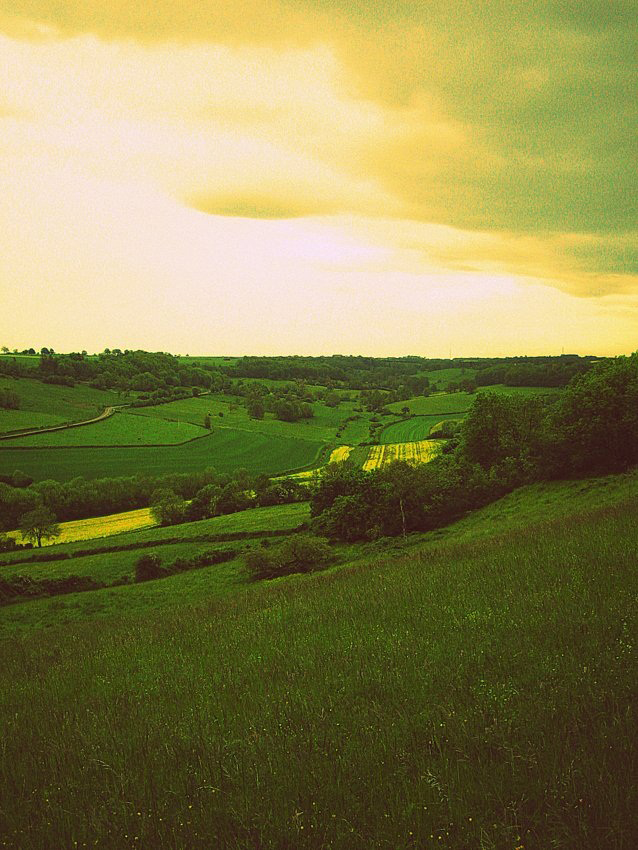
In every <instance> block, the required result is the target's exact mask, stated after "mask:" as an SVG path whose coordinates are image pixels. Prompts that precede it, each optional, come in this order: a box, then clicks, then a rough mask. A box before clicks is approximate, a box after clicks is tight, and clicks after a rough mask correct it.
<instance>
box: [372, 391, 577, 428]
mask: <svg viewBox="0 0 638 850" xmlns="http://www.w3.org/2000/svg"><path fill="white" fill-rule="evenodd" d="M487 392H489V393H500V394H502V395H512V396H523V397H532V396H537V395H543V396H555V395H557V394H558V393H560V392H561V390H558V389H554V388H553V387H506V386H503V385H502V384H496V385H494V386H492V387H479V388H478V389H477V391H476V393H436V394H434V395H430V396H416V397H415V398H409V399H407V400H406V401H395V402H393V403H392V404H389V405H388V410H391V411H392V412H393V413H401V412H402V410H403V408H404V407H407V408H409V411H408V412H409V413H414V414H417V415H421V416H422V415H430V414H432V415H436V414H438V413H441V414H444V415H445V416H446V418H448V419H449V418H450V417H449V416H447V414H449V413H459V412H460V413H463V412H465V411H467V410H469V409H470V407H471V406H472V403H473V401H474V399H475V398H476V396H477V395H478V393H487ZM440 418H443V417H440Z"/></svg>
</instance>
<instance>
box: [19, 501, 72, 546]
mask: <svg viewBox="0 0 638 850" xmlns="http://www.w3.org/2000/svg"><path fill="white" fill-rule="evenodd" d="M20 533H21V534H22V536H23V538H24V539H25V540H29V541H30V542H31V543H35V542H37V544H38V546H42V541H43V540H47V539H49V538H51V537H59V536H60V534H62V530H61V529H60V526H59V525H58V523H57V520H56V517H55V514H53V513H51V511H50V510H49V509H48V508H36V509H35V510H33V511H29V513H26V514H25V515H24V516H23V517H22V519H21V520H20Z"/></svg>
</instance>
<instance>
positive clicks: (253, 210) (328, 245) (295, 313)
mask: <svg viewBox="0 0 638 850" xmlns="http://www.w3.org/2000/svg"><path fill="white" fill-rule="evenodd" d="M12 5H13V9H12V10H11V14H10V15H9V14H8V13H7V14H4V15H3V13H2V7H1V6H0V56H2V57H3V60H2V62H1V63H0V129H1V132H0V180H1V181H2V186H3V191H2V193H1V195H0V234H1V235H0V247H1V249H2V250H1V251H0V294H1V297H2V312H1V315H2V325H1V326H0V331H1V332H2V338H1V339H0V343H2V344H6V345H8V346H9V347H10V348H13V347H17V348H22V347H25V346H30V345H36V346H40V345H50V346H53V347H54V348H56V349H57V350H71V349H82V348H86V349H87V350H101V348H103V347H105V346H110V347H120V348H137V347H141V348H147V349H152V350H158V349H159V350H170V351H175V352H182V353H186V351H189V352H190V353H219V354H239V353H246V354H268V353H272V354H290V353H308V354H319V353H322V354H324V353H333V352H340V353H367V354H377V355H388V354H394V355H398V354H402V353H412V354H422V355H424V356H447V355H448V354H449V353H450V351H451V352H452V354H453V355H456V356H465V355H467V356H471V355H484V356H488V355H506V354H523V353H527V354H542V353H560V351H561V350H565V351H570V352H572V351H578V352H580V353H599V354H619V353H627V352H629V351H632V350H634V349H635V348H636V347H637V346H636V339H638V334H637V331H638V312H637V310H636V307H637V306H638V275H636V273H635V265H634V264H633V262H632V261H630V259H629V258H630V257H633V256H634V253H635V247H636V244H637V237H636V228H635V227H634V228H633V229H632V228H631V227H629V228H628V227H627V226H626V224H625V223H624V222H625V218H623V216H624V211H623V209H622V203H623V202H622V197H621V194H619V196H618V197H619V206H618V209H616V210H611V209H610V216H609V217H608V220H607V218H605V219H604V221H603V219H602V218H600V216H599V219H600V220H596V216H597V215H598V209H597V208H596V207H594V206H592V205H591V204H590V205H589V206H586V205H584V203H585V202H584V200H583V198H581V197H580V195H579V196H578V197H577V196H576V194H574V204H575V207H574V208H575V209H576V208H578V209H579V213H578V215H574V217H573V219H571V220H570V217H569V216H567V217H566V216H565V213H564V208H563V207H562V206H561V204H563V203H566V202H567V201H569V197H570V195H569V193H570V192H573V193H576V192H577V190H578V191H580V190H579V189H578V186H579V185H580V184H579V183H578V181H579V180H581V178H582V174H585V173H588V172H587V169H594V170H595V169H596V168H598V167H599V166H600V169H602V168H603V166H604V167H605V168H607V167H608V166H607V160H605V162H604V163H603V164H602V165H601V164H600V163H593V164H592V163H591V162H590V158H591V153H588V152H584V151H580V152H578V151H577V150H576V149H574V150H569V151H568V150H566V151H565V155H564V157H562V158H560V159H557V160H556V161H552V162H551V163H549V162H548V160H547V154H546V153H543V151H542V150H540V147H541V141H542V140H541V139H540V138H539V139H538V140H537V146H538V148H539V150H537V151H532V150H531V148H530V149H529V150H522V149H521V148H520V146H517V145H514V143H513V142H512V145H513V146H512V147H511V148H508V149H505V148H504V147H503V145H504V144H505V143H504V142H503V141H502V140H503V139H505V138H506V137H507V139H508V140H509V139H510V137H511V136H512V137H513V134H514V133H515V129H516V126H517V125H514V124H508V127H507V132H505V131H503V133H501V135H500V136H497V134H495V132H494V126H492V125H490V126H487V124H486V125H485V126H479V124H478V123H477V118H476V115H474V114H470V111H469V107H467V106H466V105H465V101H463V100H462V99H460V95H459V96H457V94H456V92H455V90H454V89H453V87H452V84H451V82H450V80H451V79H452V71H450V73H449V75H448V77H446V76H445V73H444V68H443V65H444V64H445V61H449V63H450V64H452V58H450V59H449V60H446V58H445V57H446V53H445V50H448V51H449V45H447V44H446V39H445V38H444V36H443V35H442V33H444V30H441V29H436V28H433V29H432V31H431V32H430V31H429V30H427V29H424V24H423V21H421V20H419V21H412V22H410V21H408V20H406V19H405V18H403V17H395V18H391V7H388V9H389V10H390V11H388V15H389V16H390V17H386V18H383V19H382V20H377V19H374V20H371V19H370V18H369V17H364V18H361V19H360V18H358V17H357V16H356V15H355V14H354V12H353V11H352V9H353V8H354V7H352V8H350V7H349V6H347V5H344V6H343V7H340V8H339V9H333V11H332V13H331V14H328V12H326V10H325V8H324V6H323V4H321V3H317V4H315V5H314V6H313V4H309V5H308V8H307V9H305V11H304V8H305V5H304V4H298V5H297V7H296V8H295V9H293V8H292V7H290V6H289V5H288V4H286V3H283V2H282V3H279V4H277V6H276V8H277V10H278V14H279V16H280V17H279V18H275V19H272V18H267V17H265V16H264V15H263V14H262V15H257V17H256V18H255V22H256V23H255V27H254V30H253V31H252V32H249V30H250V27H248V26H246V24H245V22H244V21H242V20H240V18H239V17H238V16H237V15H235V14H233V13H232V11H231V10H232V8H234V7H233V6H232V5H226V4H222V6H223V10H225V11H224V13H223V14H222V13H221V12H220V16H219V19H216V21H215V22H214V24H213V23H211V22H210V21H208V18H206V16H205V14H204V13H203V12H202V16H200V19H199V20H200V23H199V25H198V27H196V26H195V24H193V22H192V21H191V25H192V26H191V25H189V26H191V29H189V27H188V26H187V24H186V23H185V19H183V17H182V16H180V14H178V12H177V11H176V10H177V6H175V5H174V4H170V3H162V4H158V9H159V10H160V11H161V10H163V12H162V14H163V17H161V20H160V19H159V18H158V19H157V20H156V18H155V17H153V14H152V13H151V12H149V11H148V9H147V12H145V15H146V17H145V16H144V15H142V14H141V13H139V14H138V15H137V16H136V15H133V13H132V12H131V13H130V14H128V15H127V14H124V12H123V6H124V4H119V3H118V4H114V5H113V7H112V16H111V17H109V15H108V14H107V13H106V11H105V10H108V8H110V7H109V6H108V4H101V5H100V12H99V16H96V15H93V16H92V15H91V14H90V13H89V6H88V5H86V4H82V3H79V2H77V3H70V4H68V9H67V13H68V14H67V15H66V17H65V19H64V20H62V19H61V18H59V14H60V13H59V6H60V4H53V3H51V4H47V3H45V2H42V3H38V2H35V0H34V2H29V3H19V4H17V5H16V4H12ZM203 5H204V6H206V4H203ZM262 5H263V4H262ZM336 5H340V4H336ZM401 5H402V4H399V6H401ZM435 5H436V4H435ZM270 6H271V7H272V8H275V7H274V6H273V4H270ZM93 8H95V6H94V4H93ZM126 8H127V9H128V8H129V6H128V5H127V6H126ZM131 8H132V7H131ZM143 8H144V9H146V7H145V6H144V7H143ZM235 8H236V7H235ZM247 8H248V7H247ZM56 10H58V11H56ZM208 11H209V12H210V10H208ZM147 13H148V14H147ZM158 14H159V12H158ZM211 14H212V13H211ZM224 15H226V18H224ZM56 16H57V17H56ZM382 17H383V16H382ZM284 18H285V20H286V21H287V24H288V27H289V32H288V35H287V36H286V37H285V38H284V37H283V36H282V35H281V33H280V32H279V28H278V26H277V20H283V19H284ZM224 21H225V23H224ZM160 24H162V25H161V26H160ZM209 24H210V25H209ZM459 26H460V24H459ZM401 34H403V35H404V36H405V38H404V39H403V45H404V52H403V53H401V58H400V63H402V64H401V68H402V69H403V71H404V72H405V74H404V78H403V82H401V84H399V80H400V76H397V69H396V68H394V69H393V70H390V68H389V65H391V64H392V62H391V60H392V59H393V57H396V56H397V55H398V54H397V53H396V51H398V50H399V49H400V46H401V43H402V42H401V38H400V36H401ZM365 36H367V38H368V43H369V45H370V51H369V55H366V52H365V51H364V50H363V45H364V44H365V38H364V37H365ZM578 44H580V42H578ZM461 47H462V44H461ZM461 47H459V51H458V52H459V54H463V51H462V50H461ZM419 50H420V51H421V53H419ZM466 53H467V51H466ZM375 55H376V56H377V59H378V61H377V63H376V65H375V64H371V59H370V57H372V56H375ZM420 56H421V58H422V60H423V61H422V62H421V65H419V57H420ZM435 60H436V61H435ZM471 60H472V57H471V56H467V55H460V56H459V55H456V54H455V55H454V57H453V61H454V63H456V64H457V65H458V63H459V62H465V63H469V64H467V69H468V77H467V78H466V79H465V80H464V81H463V80H459V81H458V86H462V85H465V86H467V87H468V88H469V89H471V88H472V86H473V85H474V83H473V80H472V77H471V75H469V69H471V67H472V65H471ZM400 63H399V64H400ZM423 65H427V66H428V69H429V73H425V74H424V73H423V67H422V66H423ZM455 67H456V66H455ZM463 67H466V66H463ZM512 74H514V71H513V70H512ZM516 74H517V79H519V81H522V83H521V85H522V89H523V90H524V91H526V92H527V93H528V96H529V97H530V98H537V97H538V96H539V94H538V93H539V91H541V90H543V88H544V87H546V86H547V85H548V84H549V83H548V77H547V75H546V74H544V73H542V72H541V70H539V68H538V67H535V66H534V63H532V62H531V60H530V66H529V67H525V68H519V69H517V70H516ZM474 82H475V83H476V82H477V81H474ZM477 84H478V83H477ZM476 96H477V97H485V96H486V95H485V94H484V93H483V92H482V91H478V92H477V94H476ZM521 96H524V95H521ZM487 108H488V107H487V106H486V107H485V109H484V110H483V112H485V111H486V110H487ZM530 109H531V106H530V105H529V103H528V102H527V101H525V102H522V103H519V104H514V103H512V104H511V110H512V111H513V113H514V114H517V113H516V110H519V112H520V115H521V118H520V120H521V121H523V117H522V116H523V113H525V116H527V114H528V112H529V110H530ZM481 114H483V113H481ZM494 120H495V119H494ZM553 120H554V119H553ZM555 120H556V124H557V129H556V131H555V132H556V133H559V132H560V133H562V132H563V131H562V129H561V128H560V127H558V119H555ZM549 124H551V122H549V119H548V126H549ZM552 126H553V124H552ZM497 138H498V140H499V141H498V144H497V143H496V141H495V139H497ZM508 144H509V141H508ZM512 169H523V170H522V171H521V172H520V174H521V175H524V180H527V181H528V185H527V186H523V187H521V186H520V185H519V184H520V182H521V180H522V179H523V178H522V177H521V178H517V179H515V178H514V176H513V175H511V174H510V171H512ZM579 175H581V176H579ZM542 180H545V184H543V186H544V188H543V186H542V185H541V181H542ZM559 190H560V192H562V193H563V194H562V195H561V196H560V198H558V200H556V198H554V197H553V195H552V193H553V192H558V191H559ZM525 191H528V192H529V195H528V197H527V201H526V197H525V196H524V192H525ZM508 193H509V194H508ZM555 200H556V203H554V201H555ZM612 200H613V199H612ZM605 203H606V204H607V205H608V206H609V204H611V203H612V202H611V201H608V200H605ZM601 204H602V201H601ZM561 216H562V217H563V218H562V219H561V218H560V217H561ZM587 216H589V218H587ZM614 216H615V218H614ZM612 219H613V220H614V221H618V224H617V226H615V227H613V228H612V227H611V225H609V222H611V220H612ZM601 222H603V223H601ZM557 223H558V224H559V225H561V226H557ZM608 225H609V226H608Z"/></svg>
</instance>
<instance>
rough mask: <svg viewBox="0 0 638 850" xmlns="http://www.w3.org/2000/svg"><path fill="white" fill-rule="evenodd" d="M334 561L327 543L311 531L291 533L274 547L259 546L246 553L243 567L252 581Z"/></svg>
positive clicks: (322, 566)
mask: <svg viewBox="0 0 638 850" xmlns="http://www.w3.org/2000/svg"><path fill="white" fill-rule="evenodd" d="M333 561H334V555H333V553H332V550H331V548H330V546H329V545H328V543H326V541H325V540H322V539H321V538H320V537H313V536H312V535H310V534H294V535H293V536H292V537H290V538H289V539H288V540H286V541H285V543H282V544H281V545H280V546H277V547H276V548H275V547H272V548H267V549H266V548H263V547H262V548H259V549H251V550H250V551H249V552H247V553H246V567H247V568H248V572H249V575H250V578H251V579H252V580H253V581H259V580H260V579H272V578H278V577H279V576H285V575H290V574H291V573H307V572H311V571H313V570H319V569H323V568H324V567H327V566H328V565H329V564H330V563H331V562H333Z"/></svg>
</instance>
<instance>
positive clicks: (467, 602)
mask: <svg viewBox="0 0 638 850" xmlns="http://www.w3.org/2000/svg"><path fill="white" fill-rule="evenodd" d="M636 488H637V477H636V475H635V474H630V475H625V476H617V477H608V478H604V479H591V480H589V481H576V482H561V483H558V482H556V483H553V484H549V485H534V486H532V487H526V488H522V489H521V490H520V491H517V492H516V493H513V494H510V496H508V497H506V498H505V499H503V500H501V501H500V502H497V503H495V504H493V505H490V506H488V507H487V508H485V509H483V510H482V511H476V512H474V513H473V514H472V515H470V516H468V517H466V518H465V519H463V520H461V521H460V522H459V523H456V524H455V525H454V526H450V527H449V528H448V529H443V530H441V532H439V533H430V534H429V535H412V536H411V537H410V538H408V540H407V541H405V542H403V541H398V540H392V541H380V542H379V543H375V544H365V545H363V546H359V547H354V546H353V547H352V549H351V552H350V555H351V558H352V559H354V560H353V561H352V562H351V563H350V564H349V565H345V566H340V567H335V568H332V569H331V570H328V571H326V572H324V573H318V574H315V575H311V576H291V577H288V578H286V579H279V580H277V581H275V582H270V583H264V584H261V585H245V584H242V582H241V581H240V580H239V573H238V572H237V569H238V568H237V566H233V562H229V563H228V564H222V565H219V566H217V567H212V568H208V569H202V570H195V571H193V572H191V573H185V574H182V575H179V576H174V577H172V578H168V579H162V580H159V581H155V582H148V583H145V584H143V585H135V586H121V587H116V588H111V589H109V590H106V591H96V592H93V593H90V592H89V593H84V594H78V595H77V600H80V598H81V597H83V599H82V601H81V602H79V601H75V602H74V600H73V599H71V598H68V597H59V598H57V599H55V600H53V601H51V600H36V601H34V602H30V603H25V604H22V605H16V606H8V607H6V608H4V609H2V610H0V619H1V618H6V617H7V615H9V616H11V613H12V610H13V611H14V613H15V614H17V613H19V611H18V609H27V608H30V607H31V608H32V610H33V611H36V612H37V616H39V617H40V619H39V621H38V622H33V623H31V626H30V628H31V629H32V630H33V631H32V633H29V629H27V628H23V629H21V630H20V631H17V629H18V626H19V624H18V623H15V624H14V625H15V627H16V631H14V632H11V630H7V631H6V632H5V634H9V635H11V634H14V635H15V636H14V637H9V638H8V639H5V640H4V641H3V642H2V643H0V652H1V653H2V657H3V665H2V668H1V669H0V676H2V678H3V687H2V688H0V723H1V724H2V728H3V738H2V756H3V757H2V760H1V761H0V765H1V766H0V771H1V772H0V811H1V812H2V820H1V826H0V847H7V848H20V850H23V848H27V847H29V848H30V847H34V848H36V847H37V848H39V850H40V848H41V849H42V850H49V848H51V850H53V848H55V850H57V849H58V848H60V847H76V846H79V847H82V846H98V847H105V848H113V849H114V850H119V848H133V847H143V848H157V847H167V848H189V850H191V848H193V850H197V848H202V850H204V848H205V849H206V850H209V848H211V847H215V848H217V847H219V848H233V850H239V848H242V850H244V848H264V850H265V848H272V850H279V848H290V850H292V848H295V849H296V848H300V850H303V848H308V850H315V848H333V850H369V848H379V850H381V848H383V850H403V848H406V850H407V848H410V850H416V848H419V849H420V848H427V847H446V848H450V850H474V848H481V850H482V849H483V848H493V850H501V848H503V849H505V848H508V850H514V848H519V849H520V848H523V850H546V849H547V848H550V847H556V848H572V847H587V848H605V850H608V848H609V850H625V849H626V850H630V848H633V847H634V846H635V842H634V839H635V837H636V831H635V828H636V817H635V811H636V810H637V803H638V801H637V800H636V789H637V788H638V777H637V776H636V765H637V764H638V758H637V756H638V753H637V752H636V735H635V731H636V725H635V723H636V717H635V693H636V686H637V685H638V681H637V678H638V677H637V675H636V670H637V667H636V651H635V635H636V633H637V630H638V612H637V606H636V597H637V593H638V585H637V574H636V569H635V564H636V562H635V552H636V547H637V546H638V501H637V500H636V495H637V490H636ZM246 513H247V514H253V513H257V512H253V511H251V512H246ZM219 519H220V520H223V521H224V522H228V521H230V520H231V517H224V518H219ZM206 522H208V523H211V522H213V521H212V520H208V521H206ZM197 525H199V524H197ZM159 531H160V530H158V529H148V530H146V531H141V532H133V533H131V534H137V535H150V534H157V533H158V532H159ZM162 531H166V532H174V531H175V529H165V530H162ZM124 536H125V535H121V536H119V537H118V538H117V539H120V538H123V537H124ZM70 545H72V544H70ZM166 548H169V547H166ZM118 557H119V556H118ZM71 563H72V562H71ZM122 563H123V562H122ZM29 568H31V567H29ZM233 570H235V572H233ZM185 588H188V590H185ZM231 591H232V592H231ZM43 603H47V604H46V605H44V604H43ZM72 604H78V605H82V606H85V607H84V609H83V611H81V612H79V613H78V612H76V613H75V615H73V616H72V615H71V613H70V608H67V605H69V606H70V605H72ZM35 617H36V615H34V618H35ZM67 618H68V619H69V621H68V622H65V620H66V619H67ZM44 626H47V630H46V640H43V639H42V631H41V630H42V628H43V627H44Z"/></svg>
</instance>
